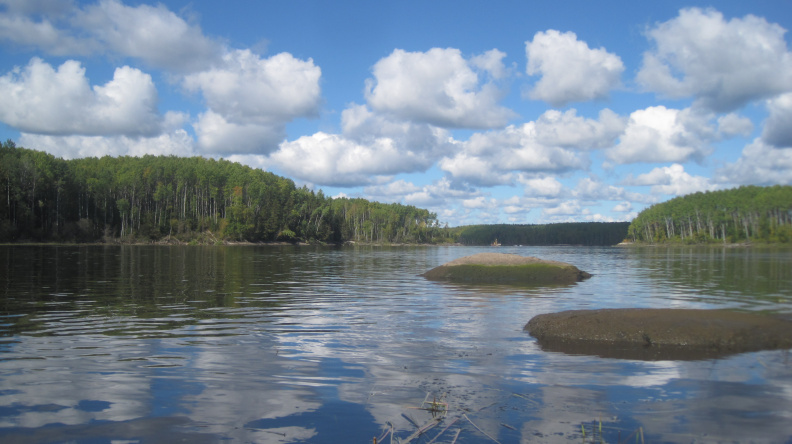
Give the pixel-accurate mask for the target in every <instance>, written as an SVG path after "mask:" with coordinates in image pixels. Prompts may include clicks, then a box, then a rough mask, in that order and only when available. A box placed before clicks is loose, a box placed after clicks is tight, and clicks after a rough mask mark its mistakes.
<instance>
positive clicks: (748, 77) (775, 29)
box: [637, 8, 792, 112]
mask: <svg viewBox="0 0 792 444" xmlns="http://www.w3.org/2000/svg"><path fill="white" fill-rule="evenodd" d="M784 33H785V30H784V29H783V28H782V27H781V26H779V25H777V24H772V23H768V22H767V21H766V20H765V19H764V18H760V17H756V16H753V15H747V16H745V17H743V18H733V19H731V20H728V21H727V20H726V19H724V17H723V14H721V13H720V12H718V11H716V10H714V9H706V10H702V9H699V8H689V9H682V10H681V11H680V12H679V16H678V17H676V18H674V19H672V20H669V21H667V22H664V23H660V24H658V25H657V26H655V27H654V28H652V29H649V30H648V32H647V35H648V37H649V38H650V39H651V40H652V41H653V42H654V44H655V48H654V49H653V50H651V51H647V52H646V53H644V60H643V65H642V67H641V69H640V71H639V72H638V75H637V81H638V82H639V83H641V84H642V85H643V86H644V87H645V88H646V89H648V90H650V91H656V92H659V93H662V94H665V95H667V96H670V97H675V98H679V97H690V96H692V97H695V98H696V99H697V103H698V104H699V105H701V106H703V107H706V108H709V109H712V110H714V111H721V112H723V111H731V110H735V109H738V108H740V107H741V106H742V105H744V104H746V103H749V102H751V101H754V100H758V99H764V98H768V97H772V96H774V95H777V94H780V93H783V92H786V91H789V90H790V89H792V54H790V52H789V51H788V49H787V44H786V40H784Z"/></svg>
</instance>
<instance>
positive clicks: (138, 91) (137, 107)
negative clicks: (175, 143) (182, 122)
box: [0, 58, 162, 136]
mask: <svg viewBox="0 0 792 444" xmlns="http://www.w3.org/2000/svg"><path fill="white" fill-rule="evenodd" d="M0 96H2V97H4V98H5V101H4V103H3V106H2V107H0V120H2V121H3V122H4V123H6V124H8V125H10V126H12V127H15V128H17V129H19V130H20V131H22V132H26V133H37V134H50V135H64V134H80V135H126V136H152V135H156V134H158V133H159V132H160V131H161V130H162V127H161V116H160V115H159V112H158V110H157V103H158V96H157V89H156V87H155V86H154V83H153V81H152V80H151V76H150V75H148V74H146V73H144V72H142V71H140V70H138V69H135V68H130V67H128V66H124V67H121V68H116V70H115V72H114V74H113V79H112V80H110V81H109V82H107V83H106V84H104V85H96V86H94V87H91V86H90V85H89V82H88V79H87V78H86V77H85V68H83V67H82V65H81V64H80V63H79V62H77V61H74V60H67V61H66V62H64V63H63V64H62V65H61V66H59V67H58V69H57V70H56V69H54V68H53V67H52V66H50V65H49V64H47V63H45V62H43V61H42V60H41V59H38V58H33V59H32V60H31V61H30V62H29V63H28V65H27V66H26V67H24V68H21V69H20V68H16V69H14V70H13V71H11V72H9V73H8V74H6V75H4V76H2V77H0Z"/></svg>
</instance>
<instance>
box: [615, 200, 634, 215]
mask: <svg viewBox="0 0 792 444" xmlns="http://www.w3.org/2000/svg"><path fill="white" fill-rule="evenodd" d="M611 211H614V212H616V213H629V212H631V211H632V204H631V203H630V202H620V203H619V204H617V205H616V206H615V207H613V210H611Z"/></svg>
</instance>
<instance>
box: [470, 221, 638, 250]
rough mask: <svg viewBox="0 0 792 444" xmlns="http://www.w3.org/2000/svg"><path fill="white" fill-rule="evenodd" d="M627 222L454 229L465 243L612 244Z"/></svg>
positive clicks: (482, 226)
mask: <svg viewBox="0 0 792 444" xmlns="http://www.w3.org/2000/svg"><path fill="white" fill-rule="evenodd" d="M629 225H630V223H629V222H612V223H608V222H570V223H557V224H548V225H505V224H504V225H470V226H466V227H460V228H458V229H456V230H455V231H456V233H457V241H458V242H459V243H462V244H465V245H491V244H492V243H493V242H494V241H496V240H497V241H498V243H500V244H501V245H587V246H595V245H615V244H618V243H619V242H621V241H623V240H624V238H625V237H626V235H627V227H628V226H629Z"/></svg>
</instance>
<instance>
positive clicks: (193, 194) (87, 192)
mask: <svg viewBox="0 0 792 444" xmlns="http://www.w3.org/2000/svg"><path fill="white" fill-rule="evenodd" d="M0 192H4V193H3V194H5V196H2V197H4V198H0V242H33V243H36V242H64V243H89V242H92V243H108V242H111V243H118V242H121V243H156V242H159V243H199V244H215V243H227V242H251V243H268V242H290V243H294V242H306V243H328V244H340V243H345V242H356V243H373V244H449V243H456V244H462V245H492V244H496V245H564V244H567V245H615V244H618V243H620V242H621V241H623V240H627V241H630V242H634V243H655V244H656V243H687V244H691V243H712V242H726V243H739V242H746V241H748V242H767V243H790V242H792V187H790V186H773V187H756V186H747V187H740V188H736V189H733V190H725V191H713V192H706V193H695V194H691V195H688V196H683V197H678V198H675V199H671V200H669V201H667V202H664V203H661V204H656V205H653V206H652V207H649V208H647V209H646V210H644V211H642V212H641V213H640V214H639V215H638V216H637V217H636V218H635V219H634V220H633V221H632V222H631V223H629V222H614V223H598V222H570V223H556V224H547V225H526V224H514V225H509V224H496V225H470V226H461V227H449V226H448V225H447V224H443V223H441V222H440V221H439V220H438V219H437V215H436V214H435V213H432V212H430V211H428V210H426V209H421V208H417V207H414V206H410V205H402V204H397V203H391V204H385V203H380V202H373V201H368V200H366V199H361V198H346V197H340V198H331V197H327V196H325V195H324V193H323V192H322V191H321V190H319V191H314V190H310V189H308V188H307V187H304V186H303V187H298V186H296V185H295V183H294V181H292V180H291V179H288V178H284V177H280V176H277V175H275V174H273V173H270V172H266V171H262V170H260V169H254V168H250V167H247V166H244V165H241V164H238V163H234V162H230V161H226V160H215V159H211V158H203V157H190V158H183V157H176V156H151V155H147V156H143V157H128V156H124V157H110V156H105V157H102V158H95V157H88V158H81V159H73V160H64V159H61V158H56V157H55V156H53V155H51V154H48V153H45V152H42V151H37V150H31V149H26V148H22V147H17V146H16V145H15V144H14V142H12V141H6V142H0Z"/></svg>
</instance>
